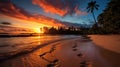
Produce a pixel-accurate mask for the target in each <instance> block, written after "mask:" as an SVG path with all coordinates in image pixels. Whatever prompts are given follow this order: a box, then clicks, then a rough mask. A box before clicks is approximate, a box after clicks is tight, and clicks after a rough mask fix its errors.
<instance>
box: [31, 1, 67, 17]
mask: <svg viewBox="0 0 120 67" xmlns="http://www.w3.org/2000/svg"><path fill="white" fill-rule="evenodd" d="M58 2H59V1H58ZM58 2H57V3H56V4H57V5H59V6H60V5H62V4H61V3H58ZM33 4H35V5H38V6H40V7H42V8H43V9H44V11H45V12H47V13H48V12H50V13H53V14H58V15H60V16H64V15H65V14H66V13H67V12H68V11H67V10H66V9H63V10H61V9H60V8H58V7H54V5H51V4H49V1H48V2H47V1H46V0H33Z"/></svg>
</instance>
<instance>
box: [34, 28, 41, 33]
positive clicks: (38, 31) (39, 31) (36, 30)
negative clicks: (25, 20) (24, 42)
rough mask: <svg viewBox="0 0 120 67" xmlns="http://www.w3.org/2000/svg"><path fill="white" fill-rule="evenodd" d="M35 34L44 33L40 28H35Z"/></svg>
mask: <svg viewBox="0 0 120 67" xmlns="http://www.w3.org/2000/svg"><path fill="white" fill-rule="evenodd" d="M34 31H35V33H43V31H42V30H41V29H40V28H34Z"/></svg>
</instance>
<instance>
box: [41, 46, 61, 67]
mask: <svg viewBox="0 0 120 67" xmlns="http://www.w3.org/2000/svg"><path fill="white" fill-rule="evenodd" d="M55 50H56V45H53V46H52V47H51V49H50V50H49V51H48V52H44V53H43V54H41V55H39V56H40V57H41V58H42V59H43V60H45V61H47V62H49V64H47V66H46V67H59V64H58V62H59V60H58V59H55V60H53V61H50V60H48V59H47V58H45V57H44V56H45V55H46V54H48V53H52V52H54V51H55Z"/></svg>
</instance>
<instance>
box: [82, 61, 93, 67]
mask: <svg viewBox="0 0 120 67" xmlns="http://www.w3.org/2000/svg"><path fill="white" fill-rule="evenodd" d="M80 67H92V64H91V63H90V62H88V61H82V62H81V63H80Z"/></svg>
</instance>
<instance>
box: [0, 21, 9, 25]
mask: <svg viewBox="0 0 120 67" xmlns="http://www.w3.org/2000/svg"><path fill="white" fill-rule="evenodd" d="M0 24H2V25H11V23H9V22H0Z"/></svg>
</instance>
